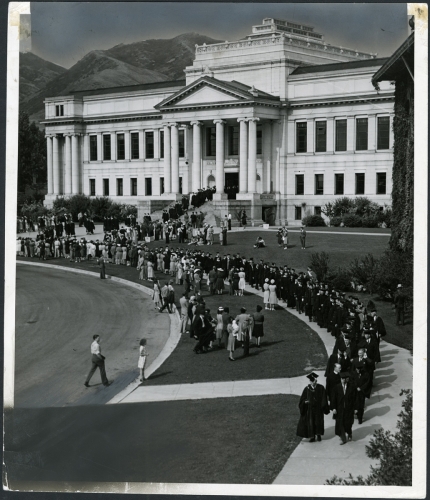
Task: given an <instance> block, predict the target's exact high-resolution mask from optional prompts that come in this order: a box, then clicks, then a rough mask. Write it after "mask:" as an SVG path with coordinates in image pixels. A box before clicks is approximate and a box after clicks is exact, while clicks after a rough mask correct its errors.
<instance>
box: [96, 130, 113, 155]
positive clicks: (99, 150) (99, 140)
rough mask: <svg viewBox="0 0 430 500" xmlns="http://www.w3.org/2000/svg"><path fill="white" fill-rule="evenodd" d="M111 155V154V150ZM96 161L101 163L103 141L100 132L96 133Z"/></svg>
mask: <svg viewBox="0 0 430 500" xmlns="http://www.w3.org/2000/svg"><path fill="white" fill-rule="evenodd" d="M112 140H113V139H111V142H112ZM111 146H112V145H111ZM111 154H112V150H111ZM97 161H103V140H102V133H101V132H97Z"/></svg>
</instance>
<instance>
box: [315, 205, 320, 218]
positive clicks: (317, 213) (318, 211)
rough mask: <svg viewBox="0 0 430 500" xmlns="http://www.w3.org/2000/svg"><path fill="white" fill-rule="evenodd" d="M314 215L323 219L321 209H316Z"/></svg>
mask: <svg viewBox="0 0 430 500" xmlns="http://www.w3.org/2000/svg"><path fill="white" fill-rule="evenodd" d="M314 214H315V215H319V216H320V217H321V207H314Z"/></svg>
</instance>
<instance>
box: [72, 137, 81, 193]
mask: <svg viewBox="0 0 430 500" xmlns="http://www.w3.org/2000/svg"><path fill="white" fill-rule="evenodd" d="M79 166H80V161H79V134H74V135H72V193H73V194H79V193H80V179H81V175H80V168H79Z"/></svg>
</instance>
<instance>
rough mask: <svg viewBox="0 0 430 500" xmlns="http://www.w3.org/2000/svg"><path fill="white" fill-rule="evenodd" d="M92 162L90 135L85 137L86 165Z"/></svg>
mask: <svg viewBox="0 0 430 500" xmlns="http://www.w3.org/2000/svg"><path fill="white" fill-rule="evenodd" d="M89 161H90V136H89V135H88V134H85V135H84V163H88V162H89Z"/></svg>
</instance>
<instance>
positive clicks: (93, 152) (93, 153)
mask: <svg viewBox="0 0 430 500" xmlns="http://www.w3.org/2000/svg"><path fill="white" fill-rule="evenodd" d="M90 161H97V136H96V135H90Z"/></svg>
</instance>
